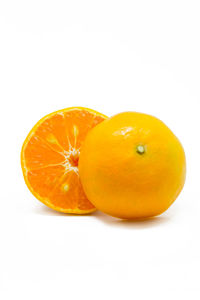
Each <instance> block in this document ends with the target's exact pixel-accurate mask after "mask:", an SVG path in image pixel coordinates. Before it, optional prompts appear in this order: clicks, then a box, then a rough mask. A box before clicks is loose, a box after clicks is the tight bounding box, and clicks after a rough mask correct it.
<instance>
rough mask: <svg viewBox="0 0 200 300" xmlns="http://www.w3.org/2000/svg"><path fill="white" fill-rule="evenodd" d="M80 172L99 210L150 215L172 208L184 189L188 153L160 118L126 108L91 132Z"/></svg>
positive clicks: (131, 215) (128, 216) (121, 214)
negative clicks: (123, 111) (126, 109)
mask: <svg viewBox="0 0 200 300" xmlns="http://www.w3.org/2000/svg"><path fill="white" fill-rule="evenodd" d="M79 173H80V179H81V182H82V185H83V189H84V191H85V193H86V195H87V197H88V199H89V200H90V201H91V202H92V203H93V205H94V206H95V207H96V208H97V209H99V210H101V211H103V212H105V213H107V214H109V215H112V216H115V217H119V218H124V219H134V218H146V217H152V216H155V215H158V214H161V213H162V212H164V211H165V210H166V209H168V207H169V206H170V205H171V204H172V203H173V202H174V200H175V199H176V198H177V196H178V195H179V193H180V192H181V190H182V188H183V186H184V182H185V175H186V161H185V154H184V150H183V147H182V145H181V143H180V142H179V140H178V139H177V137H176V136H175V135H174V134H173V132H172V131H171V130H170V129H169V128H168V127H167V126H166V125H165V124H164V123H163V122H162V121H160V120H159V119H157V118H155V117H153V116H150V115H146V114H142V113H136V112H125V113H120V114H118V115H116V116H114V117H111V118H109V119H107V120H105V121H104V122H102V123H100V124H98V125H97V126H96V127H95V128H93V129H92V130H91V131H90V132H89V133H88V135H87V136H86V139H85V141H84V143H83V146H82V149H81V154H80V159H79Z"/></svg>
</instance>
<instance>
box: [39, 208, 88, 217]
mask: <svg viewBox="0 0 200 300" xmlns="http://www.w3.org/2000/svg"><path fill="white" fill-rule="evenodd" d="M35 213H36V214H37V215H43V216H58V217H85V216H89V215H90V214H85V215H76V214H66V213H62V212H59V211H56V210H53V209H52V208H50V207H48V206H45V205H44V206H42V205H41V206H38V207H36V208H35Z"/></svg>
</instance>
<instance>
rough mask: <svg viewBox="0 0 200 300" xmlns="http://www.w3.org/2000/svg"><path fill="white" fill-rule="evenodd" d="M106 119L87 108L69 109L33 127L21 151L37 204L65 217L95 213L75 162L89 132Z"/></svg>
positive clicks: (51, 115)
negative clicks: (39, 202) (68, 214)
mask: <svg viewBox="0 0 200 300" xmlns="http://www.w3.org/2000/svg"><path fill="white" fill-rule="evenodd" d="M106 118H107V117H106V116H104V115H103V114H100V113H98V112H96V111H94V110H91V109H88V108H83V107H72V108H66V109H63V110H60V111H56V112H54V113H51V114H49V115H47V116H45V117H44V118H42V119H41V120H40V121H39V122H38V123H37V124H36V125H35V126H34V127H33V129H32V130H31V131H30V133H29V134H28V136H27V138H26V140H25V142H24V144H23V147H22V151H21V166H22V171H23V175H24V179H25V182H26V184H27V186H28V188H29V190H30V191H31V192H32V194H33V195H34V196H35V197H36V198H37V199H38V200H40V201H41V202H42V203H44V204H46V205H47V206H49V207H51V208H52V209H54V210H57V211H60V212H64V213H73V214H86V213H90V212H92V211H94V210H96V208H95V207H94V206H93V204H92V203H90V202H89V200H88V199H87V198H86V195H85V193H84V191H83V188H82V185H81V183H80V178H79V173H78V160H79V154H80V150H81V145H82V142H83V141H84V139H85V137H86V135H87V133H88V131H89V130H90V129H91V128H93V127H95V126H96V125H97V124H98V123H100V122H102V121H103V120H105V119H106Z"/></svg>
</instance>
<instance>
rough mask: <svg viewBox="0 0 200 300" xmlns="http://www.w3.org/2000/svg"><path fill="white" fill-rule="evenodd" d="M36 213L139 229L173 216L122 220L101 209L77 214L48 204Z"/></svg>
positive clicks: (160, 222)
mask: <svg viewBox="0 0 200 300" xmlns="http://www.w3.org/2000/svg"><path fill="white" fill-rule="evenodd" d="M35 213H36V214H38V215H43V216H58V217H68V218H69V217H71V218H75V217H76V218H84V217H88V216H89V217H91V218H95V219H96V220H97V221H100V222H102V223H104V224H106V225H108V226H113V227H121V228H130V229H131V228H132V229H134V228H137V229H145V228H151V227H155V226H160V225H163V224H166V223H167V222H169V221H170V220H171V218H172V215H170V214H166V213H165V214H162V215H160V216H157V217H153V218H148V219H138V220H121V219H117V218H114V217H111V216H109V215H106V214H104V213H102V212H100V211H95V212H93V213H91V214H85V215H76V214H65V213H62V212H58V211H55V210H53V209H51V208H49V207H48V206H45V205H44V206H38V207H36V208H35Z"/></svg>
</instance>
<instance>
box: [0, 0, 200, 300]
mask: <svg viewBox="0 0 200 300" xmlns="http://www.w3.org/2000/svg"><path fill="white" fill-rule="evenodd" d="M0 101H1V106H0V107H1V117H0V130H1V132H0V137H1V147H0V157H1V168H0V170H1V172H0V177H1V181H0V182H1V191H0V231H1V233H0V241H1V246H0V286H1V288H0V298H1V299H2V300H8V299H9V300H13V299H20V300H24V299H26V300H27V299H29V300H32V299H34V300H35V299H38V300H40V299H48V300H51V299H61V300H62V299H70V300H74V299H87V300H90V299H97V300H98V299H137V300H141V299H142V300H143V299H154V300H157V299H159V300H160V299H162V300H165V299H167V300H168V299H192V300H196V299H200V286H199V283H200V280H199V274H200V271H199V270H200V241H199V236H200V234H199V231H200V192H199V186H200V178H199V174H200V172H199V169H200V159H199V157H200V156H199V151H200V135H199V129H200V126H199V119H200V109H199V108H200V106H199V101H200V2H199V1H198V0H197V1H192V0H190V1H184V0H180V1H178V0H169V1H160V0H157V1H155V0H153V1H149V0H143V1H139V0H138V1H133V0H130V1H127V0H123V1H117V0H115V1H114V0H113V1H112V0H101V1H94V0H91V1H89V0H85V1H81V0H80V1H77V0H74V1H67V0H65V1H64V0H63V1H61V0H57V1H53V0H48V1H47V0H46V1H45V0H35V1H27V0H24V1H22V0H18V1H14V0H13V1H11V0H1V1H0ZM69 106H85V107H90V108H92V109H95V110H98V111H100V112H102V113H104V114H106V115H109V116H111V115H113V114H115V113H118V112H121V111H127V110H133V111H140V112H145V113H149V114H153V115H155V116H157V117H159V118H160V119H162V120H163V121H164V122H165V123H166V124H167V125H168V126H169V127H170V128H171V129H172V130H173V131H174V133H175V134H176V135H177V136H178V137H179V139H180V140H181V142H182V144H183V146H184V148H185V151H186V156H187V181H186V185H185V188H184V190H183V192H182V193H181V195H180V197H179V198H178V199H177V201H176V202H175V204H174V205H173V206H172V207H171V208H170V209H169V210H168V211H167V212H166V213H164V214H163V215H162V216H160V217H157V218H155V219H152V220H148V221H143V222H127V221H120V220H117V219H114V218H111V217H108V216H106V215H103V214H101V213H100V212H98V213H95V214H93V215H91V216H68V215H62V214H59V213H57V212H54V211H52V210H50V209H48V208H46V207H45V206H44V205H43V204H41V203H40V202H39V201H37V200H36V199H35V198H34V196H32V194H31V193H30V192H29V191H28V189H27V187H26V186H25V183H24V180H23V177H22V172H21V167H20V150H21V146H22V143H23V141H24V139H25V137H26V135H27V133H28V132H29V130H30V129H31V128H32V126H33V125H34V124H35V123H36V122H37V121H38V120H39V119H40V118H41V117H43V116H44V115H46V114H48V113H50V112H53V111H55V110H58V109H62V108H65V107H69Z"/></svg>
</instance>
